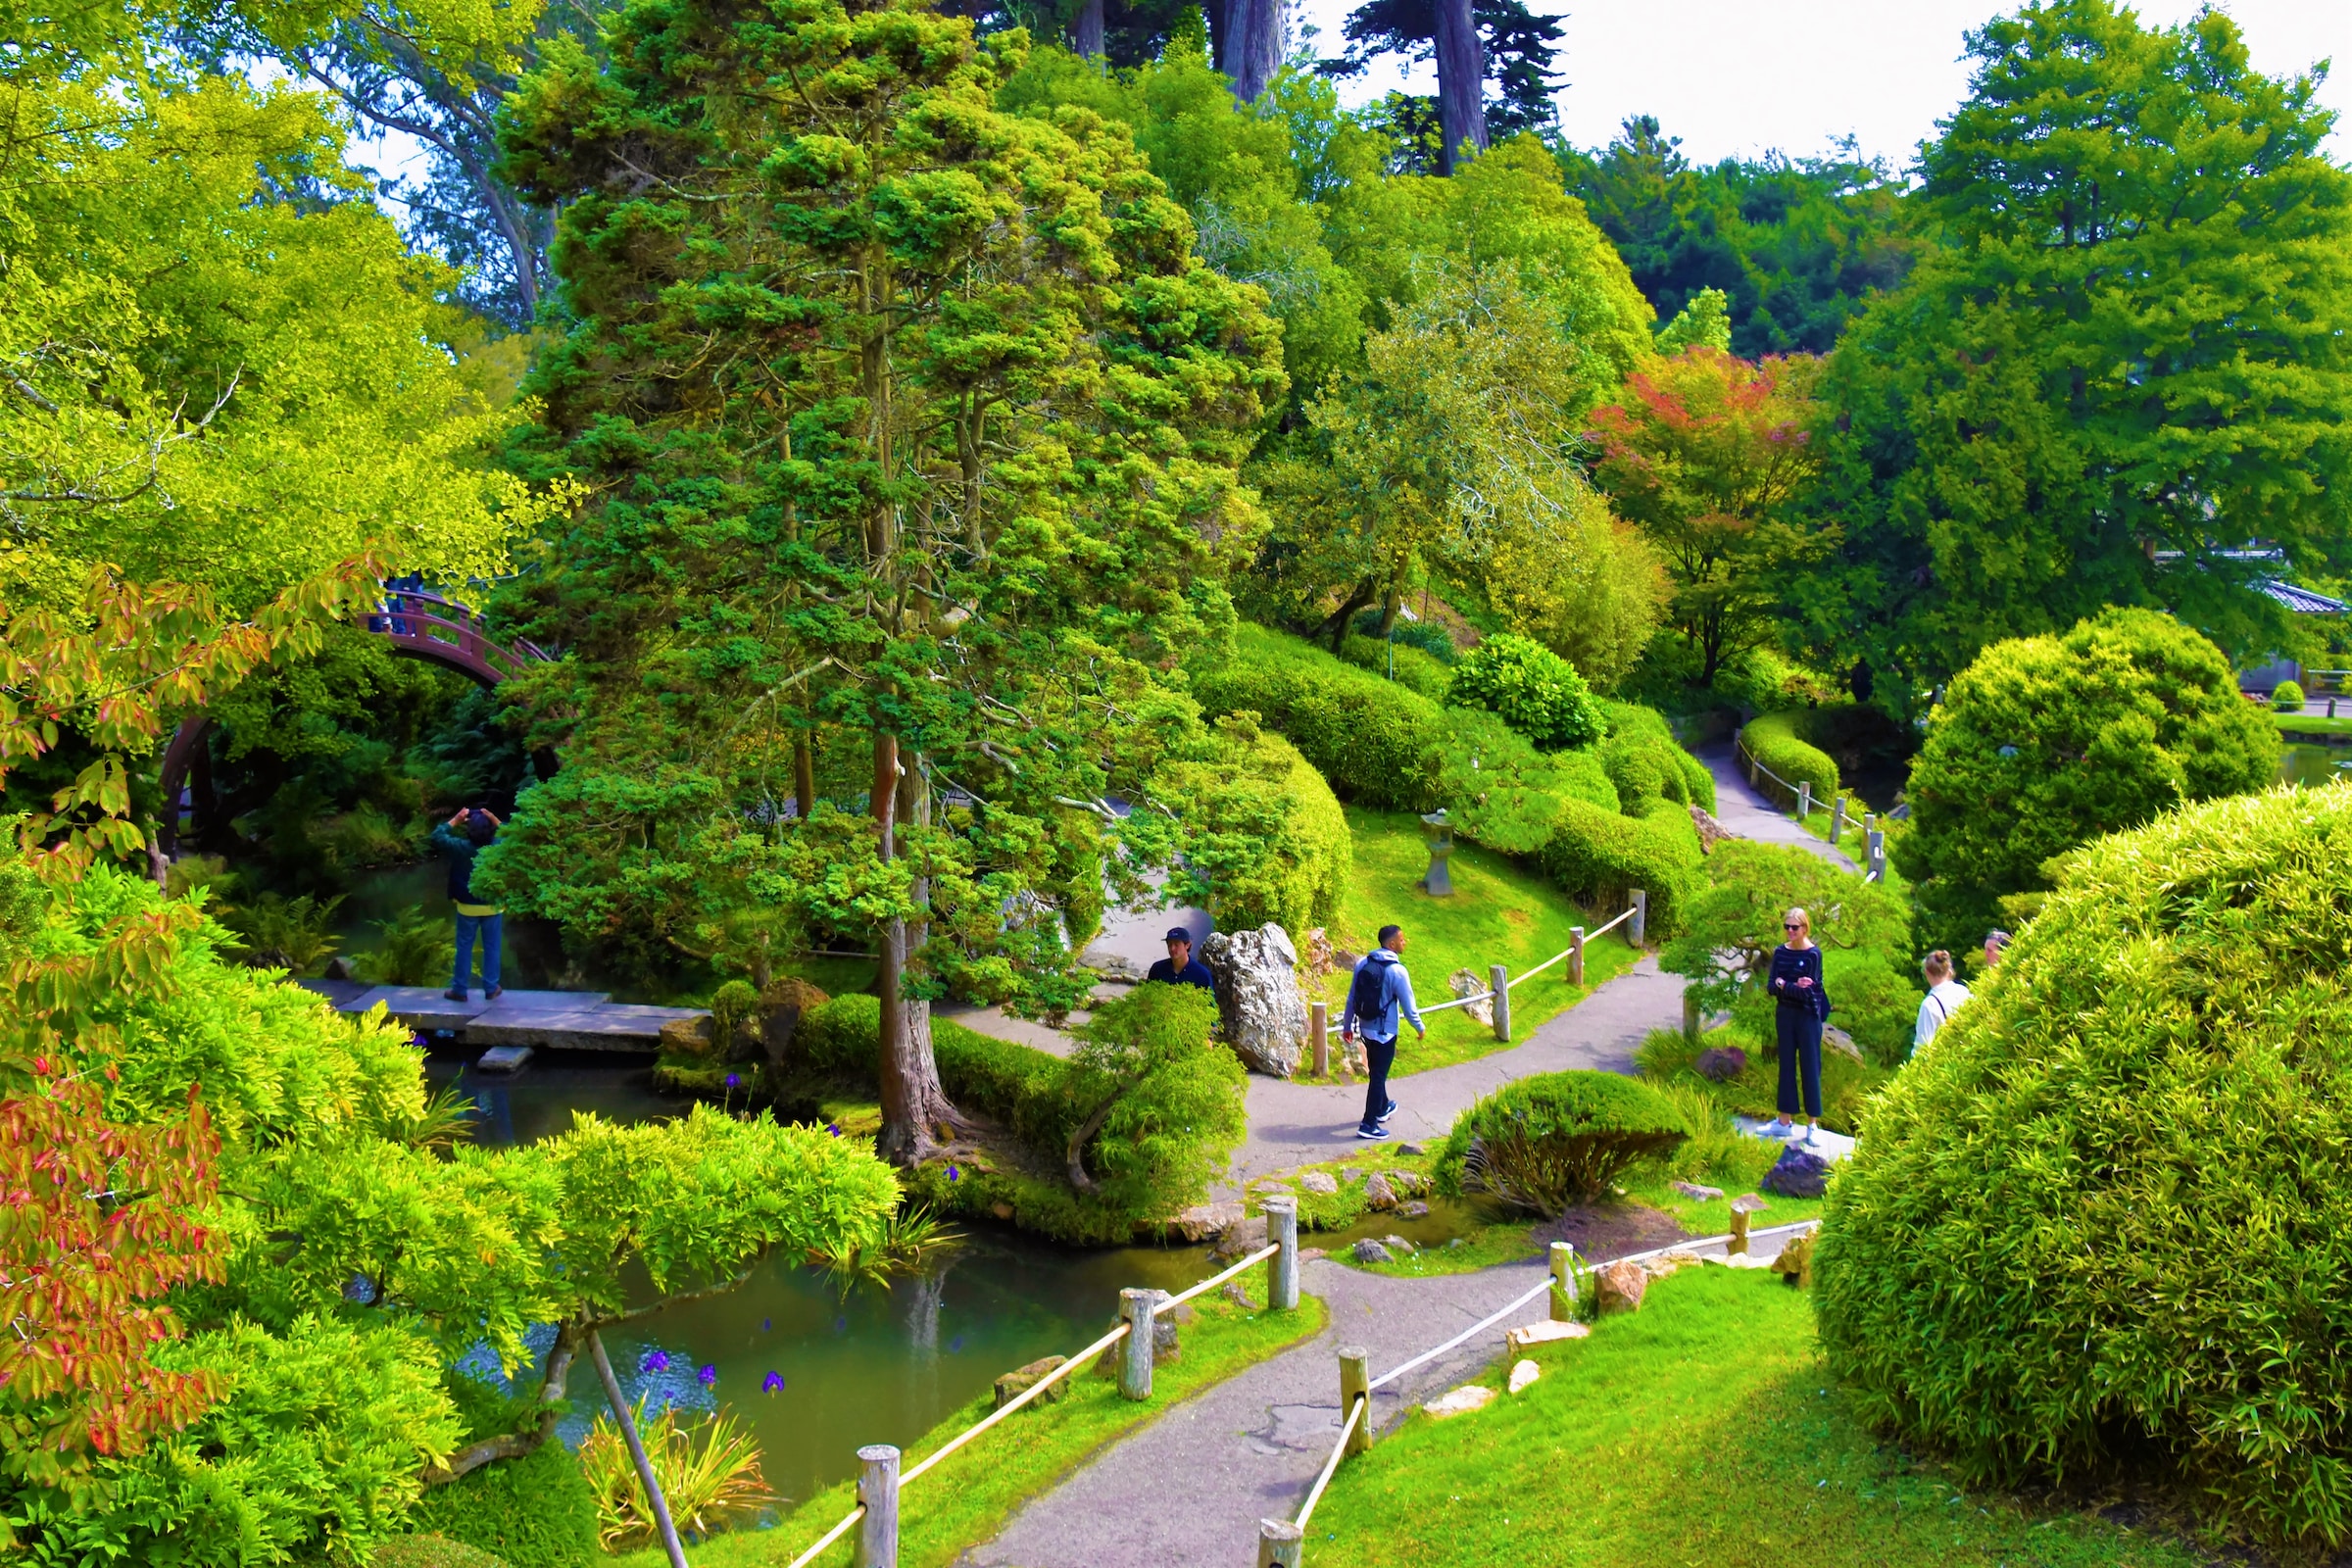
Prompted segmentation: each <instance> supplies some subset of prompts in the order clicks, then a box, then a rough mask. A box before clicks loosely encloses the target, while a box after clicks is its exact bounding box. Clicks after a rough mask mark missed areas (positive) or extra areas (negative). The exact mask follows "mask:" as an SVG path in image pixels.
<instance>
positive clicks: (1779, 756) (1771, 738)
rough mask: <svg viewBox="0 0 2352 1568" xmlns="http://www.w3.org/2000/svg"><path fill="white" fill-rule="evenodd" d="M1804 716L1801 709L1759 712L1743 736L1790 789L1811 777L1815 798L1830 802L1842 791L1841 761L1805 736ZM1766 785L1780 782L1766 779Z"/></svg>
mask: <svg viewBox="0 0 2352 1568" xmlns="http://www.w3.org/2000/svg"><path fill="white" fill-rule="evenodd" d="M1804 720H1805V715H1804V713H1803V712H1801V711H1797V712H1788V713H1759V714H1757V715H1756V716H1755V717H1754V718H1751V719H1749V720H1748V721H1747V723H1746V724H1745V725H1744V726H1742V727H1741V729H1740V742H1741V744H1742V745H1744V746H1745V747H1746V748H1747V755H1748V756H1750V757H1752V758H1754V759H1755V760H1757V761H1759V762H1761V763H1763V764H1764V765H1765V766H1766V767H1768V768H1770V769H1771V770H1772V771H1773V772H1775V773H1777V774H1779V775H1780V776H1781V778H1782V779H1783V780H1785V781H1786V782H1787V784H1788V787H1789V789H1791V790H1793V789H1795V788H1796V786H1797V785H1799V784H1802V783H1805V782H1807V781H1810V782H1811V783H1812V785H1813V799H1815V800H1816V801H1822V802H1827V801H1828V800H1830V799H1831V798H1832V797H1833V796H1835V795H1836V794H1837V793H1838V763H1837V762H1836V761H1835V760H1833V759H1832V758H1831V756H1830V754H1829V753H1827V752H1825V751H1823V750H1821V748H1819V747H1817V746H1815V745H1813V744H1812V743H1811V742H1809V741H1807V740H1805V739H1804V738H1803V733H1802V726H1803V724H1804ZM1765 787H1766V789H1767V790H1768V791H1769V790H1772V789H1774V788H1776V787H1777V786H1774V785H1773V784H1772V783H1771V781H1770V780H1766V781H1765ZM1784 804H1788V803H1784Z"/></svg>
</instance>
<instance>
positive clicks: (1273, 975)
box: [1201, 921, 1306, 1078]
mask: <svg viewBox="0 0 2352 1568" xmlns="http://www.w3.org/2000/svg"><path fill="white" fill-rule="evenodd" d="M1201 962H1202V963H1204V964H1206V965H1208V972H1209V973H1210V974H1211V975H1213V976H1215V977H1216V982H1217V1016H1218V1020H1219V1022H1220V1024H1221V1025H1222V1032H1223V1034H1224V1036H1225V1042H1226V1044H1228V1045H1230V1046H1232V1047H1233V1049H1234V1050H1235V1051H1236V1052H1238V1053H1239V1054H1240V1055H1241V1058H1242V1061H1243V1063H1244V1065H1246V1066H1248V1067H1249V1068H1250V1071H1251V1072H1262V1073H1266V1074H1269V1075H1270V1076H1272V1077H1276V1078H1288V1077H1289V1076H1290V1075H1291V1074H1292V1073H1294V1072H1296V1071H1298V1070H1299V1052H1300V1049H1301V1048H1302V1046H1303V1044H1304V1042H1305V1040H1306V1001H1305V999H1304V998H1303V997H1301V996H1299V951H1298V949H1296V948H1294V947H1292V946H1291V938H1290V933H1288V932H1286V931H1284V930H1283V928H1282V927H1280V926H1278V925H1275V924H1273V923H1272V922H1271V921H1269V922H1268V923H1266V924H1265V925H1261V926H1259V927H1258V928H1257V929H1256V930H1254V931H1216V932H1212V933H1210V935H1209V938H1208V940H1207V941H1206V942H1203V943H1201Z"/></svg>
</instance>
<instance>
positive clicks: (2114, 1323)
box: [1814, 789, 2352, 1547]
mask: <svg viewBox="0 0 2352 1568" xmlns="http://www.w3.org/2000/svg"><path fill="white" fill-rule="evenodd" d="M2056 873H2057V874H2056V882H2057V886H2056V888H2055V889H2054V890H2053V891H2052V892H2051V893H2050V894H2049V896H2048V898H2047V899H2046V900H2045V902H2044V903H2043V905H2042V907H2041V910H2040V912H2039V913H2038V914H2036V915H2035V916H2034V920H2033V922H2032V923H2031V924H2029V925H2027V926H2026V927H2025V928H2024V929H2023V930H2022V931H2021V932H2020V934H2019V936H2018V939H2017V941H2016V942H2015V943H2014V944H2013V945H2012V946H2011V947H2010V948H2009V950H2008V952H2007V953H2006V954H2005V955H2004V956H2003V957H2002V959H2001V963H2000V967H1999V968H1997V969H1995V970H1994V971H1993V972H1992V974H1991V976H1990V977H1989V979H1988V980H1986V981H1985V982H1984V983H1983V984H1982V985H1981V986H1980V988H1979V989H1978V991H1977V995H1976V1000H1975V1001H1973V1002H1971V1003H1970V1004H1969V1005H1967V1006H1965V1007H1963V1008H1961V1009H1960V1010H1959V1012H1958V1013H1956V1014H1955V1015H1954V1016H1953V1019H1952V1021H1951V1022H1950V1023H1949V1024H1947V1025H1945V1026H1944V1027H1943V1029H1942V1030H1941V1031H1940V1032H1939V1033H1938V1034H1937V1035H1936V1042H1935V1044H1934V1045H1933V1046H1932V1047H1930V1048H1929V1049H1928V1050H1927V1051H1926V1052H1924V1053H1922V1054H1920V1055H1919V1056H1918V1057H1917V1058H1916V1059H1915V1060H1913V1061H1912V1062H1911V1063H1910V1064H1909V1065H1908V1066H1906V1067H1905V1068H1904V1069H1903V1070H1902V1072H1901V1073H1900V1074H1898V1075H1897V1076H1896V1077H1895V1078H1894V1080H1893V1082H1892V1083H1891V1084H1890V1085H1889V1086H1888V1087H1887V1089H1886V1090H1884V1091H1883V1092H1882V1093H1881V1095H1880V1096H1879V1098H1878V1099H1877V1100H1876V1101H1875V1102H1874V1103H1873V1104H1872V1106H1871V1110H1870V1134H1869V1136H1868V1137H1867V1138H1865V1139H1864V1140H1863V1141H1862V1143H1861V1145H1860V1147H1859V1149H1858V1150H1857V1152H1856V1153H1855V1156H1854V1158H1853V1159H1852V1160H1851V1161H1849V1162H1848V1163H1847V1164H1846V1165H1845V1166H1844V1167H1843V1168H1842V1169H1841V1170H1840V1172H1839V1174H1838V1177H1837V1179H1836V1180H1835V1181H1833V1182H1832V1184H1831V1187H1830V1195H1829V1205H1828V1208H1827V1210H1826V1213H1825V1215H1824V1226H1823V1231H1822V1241H1821V1247H1820V1250H1819V1251H1818V1253H1817V1254H1816V1257H1815V1262H1814V1280H1815V1288H1816V1292H1817V1297H1816V1310H1817V1312H1818V1315H1819V1319H1820V1324H1821V1334H1822V1340H1823V1343H1824V1345H1825V1347H1826V1348H1827V1349H1828V1352H1829V1355H1830V1359H1831V1362H1832V1364H1833V1366H1834V1368H1835V1369H1836V1370H1837V1371H1838V1373H1839V1374H1840V1375H1841V1376H1842V1377H1843V1378H1844V1380H1845V1381H1846V1383H1847V1384H1848V1386H1849V1387H1850V1388H1851V1389H1853V1390H1854V1391H1855V1393H1856V1395H1857V1397H1859V1398H1860V1399H1861V1400H1862V1401H1863V1408H1864V1410H1865V1411H1866V1413H1867V1414H1869V1415H1870V1416H1871V1417H1873V1418H1874V1419H1876V1420H1877V1421H1879V1422H1881V1423H1883V1424H1884V1425H1886V1426H1887V1427H1890V1428H1893V1429H1895V1430H1896V1431H1898V1432H1900V1433H1901V1434H1902V1435H1903V1436H1905V1437H1906V1438H1908V1439H1910V1440H1913V1441H1915V1442H1919V1443H1922V1444H1925V1445H1929V1446H1934V1447H1936V1448H1938V1449H1941V1450H1943V1451H1945V1452H1947V1453H1949V1454H1951V1455H1952V1456H1953V1457H1954V1458H1956V1459H1957V1460H1958V1462H1959V1464H1960V1466H1961V1468H1962V1469H1963V1471H1964V1472H1965V1473H1966V1474H1967V1475H1969V1476H1970V1477H1972V1478H1976V1479H1981V1480H1985V1481H1989V1482H1991V1483H1992V1484H1995V1485H1998V1486H2002V1487H2009V1486H2011V1485H2014V1484H2016V1483H2018V1482H2020V1481H2024V1480H2029V1479H2037V1478H2044V1477H2065V1478H2068V1479H2070V1480H2071V1479H2076V1478H2081V1477H2090V1478H2096V1477H2097V1476H2099V1475H2100V1474H2101V1473H2103V1472H2110V1471H2113V1470H2117V1469H2120V1468H2122V1467H2124V1466H2126V1465H2129V1466H2130V1467H2131V1469H2132V1470H2134V1471H2135V1472H2137V1473H2140V1474H2148V1473H2156V1474H2166V1473H2169V1474H2171V1475H2174V1476H2177V1477H2178V1478H2179V1479H2180V1481H2181V1482H2182V1483H2183V1488H2182V1490H2183V1494H2184V1495H2185V1496H2186V1497H2188V1498H2190V1499H2193V1500H2196V1501H2198V1502H2200V1503H2202V1504H2204V1505H2207V1506H2215V1507H2218V1508H2219V1509H2220V1510H2222V1511H2223V1512H2225V1513H2226V1514H2228V1515H2229V1516H2231V1517H2232V1518H2233V1520H2234V1521H2235V1522H2237V1523H2239V1524H2241V1525H2243V1526H2247V1527H2250V1528H2252V1529H2253V1530H2254V1531H2255V1532H2257V1533H2259V1534H2261V1535H2264V1536H2269V1537H2273V1538H2282V1539H2286V1540H2290V1541H2297V1542H2303V1543H2310V1544H2326V1545H2328V1546H2331V1547H2332V1546H2337V1545H2340V1544H2342V1543H2343V1541H2344V1540H2345V1539H2346V1537H2347V1536H2352V1359H2348V1358H2347V1357H2346V1356H2345V1354H2344V1349H2343V1348H2344V1345H2345V1342H2346V1339H2347V1337H2348V1336H2352V1223H2347V1220H2348V1218H2352V1163H2348V1162H2347V1161H2346V1159H2345V1157H2344V1149H2345V1129H2346V1127H2347V1126H2352V990H2348V989H2347V988H2346V987H2345V985H2344V983H2343V973H2344V956H2345V955H2346V954H2347V953H2352V790H2345V789H2327V790H2275V791H2272V792H2269V793H2266V794H2263V795H2259V796H2243V797H2235V798H2228V799H2222V800H2217V801H2212V802H2207V803H2204V804H2200V805H2192V806H2188V807H2184V808H2180V809H2176V810H2175V811H2173V812H2171V813H2169V814H2167V815H2165V816H2162V817H2159V818H2158V819H2157V820H2156V821H2155V822H2153V823H2151V824H2150V825H2148V826H2146V827H2143V828H2139V829H2137V830H2134V831H2131V832H2125V833H2118V834H2114V835H2111V836H2109V837H2106V838H2102V839H2098V840H2095V841H2093V842H2092V843H2090V844H2088V845H2086V846H2084V847H2082V849H2080V850H2078V851H2075V852H2074V853H2072V854H2071V855H2069V856H2067V857H2066V858H2064V859H2063V860H2061V861H2059V862H2058V863H2057V867H2056Z"/></svg>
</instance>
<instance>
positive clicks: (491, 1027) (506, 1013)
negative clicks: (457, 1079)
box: [302, 980, 705, 1053]
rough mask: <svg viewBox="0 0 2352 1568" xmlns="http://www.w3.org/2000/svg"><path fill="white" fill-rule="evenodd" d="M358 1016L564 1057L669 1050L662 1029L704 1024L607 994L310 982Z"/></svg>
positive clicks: (696, 1010) (685, 1013)
mask: <svg viewBox="0 0 2352 1568" xmlns="http://www.w3.org/2000/svg"><path fill="white" fill-rule="evenodd" d="M302 984H303V986H304V988H305V989H307V990H311V991H316V992H317V993H319V995H320V996H322V997H324V998H326V999H327V1001H328V1002H330V1003H331V1004H333V1005H334V1008H335V1010H336V1011H337V1012H348V1013H351V1014H353V1015H355V1016H356V1015H358V1014H360V1013H363V1012H366V1011H367V1010H368V1008H370V1007H372V1006H374V1005H377V1004H378V1003H381V1004H382V1005H383V1007H384V1011H385V1012H386V1013H388V1014H390V1015H391V1017H392V1018H393V1019H394V1020H396V1021H398V1022H400V1023H404V1024H407V1025H408V1026H409V1027H410V1028H412V1029H426V1030H433V1031H436V1032H440V1033H446V1034H453V1035H456V1036H457V1037H458V1040H459V1043H460V1044H462V1045H468V1046H488V1047H496V1046H528V1047H536V1048H539V1049H542V1050H556V1051H632V1052H648V1053H650V1052H654V1051H659V1050H660V1049H661V1042H662V1025H663V1024H665V1023H668V1022H669V1021H670V1020H671V1019H673V1018H700V1017H703V1016H705V1009H703V1008H700V1007H653V1006H646V1005H640V1004H636V1003H628V1002H614V1001H613V1000H612V999H611V998H610V997H608V996H607V995H606V994H605V993H603V992H601V991H512V990H510V991H502V992H500V993H499V995H498V1000H497V1001H496V1002H486V1001H484V1000H483V999H482V996H481V994H480V993H479V992H476V993H474V994H473V995H472V996H471V997H470V998H468V999H467V1000H466V1001H465V1002H452V1001H450V1000H449V998H448V997H446V996H444V995H443V994H442V993H441V992H439V991H437V990H435V989H434V988H432V987H431V986H370V985H365V984H362V983H361V982H360V981H357V980H305V981H303V982H302Z"/></svg>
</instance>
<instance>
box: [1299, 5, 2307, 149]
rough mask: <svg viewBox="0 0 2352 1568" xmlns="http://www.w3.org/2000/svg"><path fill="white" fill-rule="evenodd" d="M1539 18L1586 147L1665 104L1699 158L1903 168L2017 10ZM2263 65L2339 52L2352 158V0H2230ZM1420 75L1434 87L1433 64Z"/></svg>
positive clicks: (1367, 78)
mask: <svg viewBox="0 0 2352 1568" xmlns="http://www.w3.org/2000/svg"><path fill="white" fill-rule="evenodd" d="M1357 3H1359V0H1292V11H1291V17H1292V26H1293V27H1294V29H1295V28H1297V27H1298V26H1299V25H1300V24H1302V23H1303V24H1309V25H1313V26H1314V27H1316V28H1317V29H1318V31H1319V33H1320V36H1319V37H1318V39H1317V51H1318V53H1321V54H1326V55H1336V54H1338V53H1339V52H1340V48H1341V42H1340V34H1341V27H1342V25H1344V24H1345V22H1346V20H1347V17H1348V12H1349V11H1351V10H1353V9H1354V8H1355V5H1356V4H1357ZM1528 9H1529V10H1531V11H1534V12H1536V13H1537V14H1539V15H1547V14H1548V15H1556V14H1557V13H1559V12H1561V11H1566V12H1567V13H1568V20H1567V38H1566V46H1565V49H1564V51H1563V53H1562V55H1561V58H1560V65H1561V67H1562V68H1563V71H1564V73H1565V74H1566V76H1567V79H1568V86H1567V87H1566V88H1565V89H1564V90H1563V91H1562V92H1561V93H1560V97H1559V104H1560V124H1561V128H1562V129H1563V130H1565V131H1566V132H1567V135H1568V139H1569V140H1570V141H1572V142H1574V143H1575V144H1576V145H1578V146H1580V147H1599V146H1602V145H1604V144H1605V143H1607V142H1608V141H1609V140H1610V139H1611V138H1612V137H1613V136H1614V135H1615V134H1616V133H1617V126H1618V123H1620V122H1621V121H1623V120H1624V119H1625V118H1626V117H1627V116H1628V115H1638V114H1649V115H1655V116H1657V117H1658V121H1659V123H1660V124H1661V125H1663V127H1664V128H1665V131H1666V134H1668V135H1669V136H1680V137H1681V138H1682V139H1683V152H1684V154H1685V156H1687V157H1689V158H1691V160H1692V161H1693V162H1708V163H1711V162H1713V161H1715V160H1716V159H1719V158H1727V157H1735V156H1739V157H1753V156H1755V155H1756V154H1759V153H1762V152H1765V151H1768V150H1770V149H1773V148H1779V149H1780V150H1782V151H1784V152H1788V153H1790V154H1794V155H1800V156H1801V155H1804V154H1808V153H1818V152H1821V151H1823V150H1825V149H1826V148H1827V146H1828V145H1829V143H1830V141H1831V139H1832V138H1833V137H1836V136H1841V135H1844V134H1846V133H1847V132H1851V133H1852V134H1853V135H1854V136H1855V137H1856V138H1857V139H1858V140H1859V141H1860V143H1861V150H1862V152H1863V153H1864V154H1865V155H1866V156H1869V155H1878V156H1884V157H1886V158H1887V160H1889V161H1890V162H1891V163H1893V164H1894V165H1896V166H1897V167H1898V168H1900V167H1902V166H1904V165H1907V164H1908V163H1909V162H1910V161H1911V156H1912V153H1913V151H1914V150H1915V149H1916V148H1917V146H1918V144H1919V142H1920V141H1921V139H1922V138H1924V137H1926V136H1929V135H1932V134H1933V133H1934V131H1935V128H1936V127H1935V122H1936V119H1937V118H1938V117H1939V116H1943V115H1947V114H1949V113H1950V112H1951V110H1952V108H1953V106H1954V105H1956V104H1957V103H1958V102H1959V100H1960V98H1961V96H1962V95H1963V94H1964V93H1965V92H1966V91H1967V90H1968V73H1967V72H1966V71H1965V70H1964V69H1963V67H1962V65H1961V63H1960V50H1961V34H1962V33H1963V32H1964V31H1966V30H1967V29H1968V28H1970V27H1974V26H1977V25H1981V24H1983V23H1984V22H1985V20H1986V19H1987V18H1989V17H1992V16H1994V15H1996V14H1998V13H1999V12H2000V11H2001V10H2004V9H2006V10H2015V9H2016V6H2015V5H2014V4H2010V5H2007V6H2003V5H2001V4H2000V3H1999V0H1529V4H1528ZM2134 9H2135V10H2136V11H2137V12H2138V13H2139V16H2140V20H2141V21H2142V22H2143V23H2146V24H2148V25H2171V24H2173V23H2178V22H2183V21H2186V20H2187V19H2188V18H2189V17H2191V16H2193V15H2195V14H2196V12H2197V10H2198V9H2199V7H2198V5H2197V4H2196V0H2142V3H2141V4H2139V5H2137V6H2135V7H2134ZM2219 9H2221V10H2224V11H2227V12H2229V14H2230V15H2231V16H2233V17H2235V18H2236V19H2237V23H2238V25H2239V26H2240V28H2242V29H2243V30H2244V32H2245V35H2246V41H2247V46H2248V48H2249V49H2250V50H2251V51H2252V54H2253V58H2254V66H2255V68H2256V69H2257V70H2259V71H2262V72H2264V73H2268V74H2271V75H2285V74H2288V73H2293V72H2299V71H2303V70H2306V69H2308V68H2309V67H2310V66H2312V65H2313V64H2314V63H2316V62H2318V61H2321V60H2328V59H2332V60H2333V61H2334V63H2335V67H2336V69H2335V71H2334V72H2333V73H2331V75H2330V78H2329V80H2328V81H2327V84H2326V85H2325V86H2324V87H2322V88H2321V96H2322V99H2323V101H2324V102H2326V104H2327V107H2329V108H2331V109H2333V110H2334V111H2335V112H2336V115H2337V118H2338V128H2337V130H2336V132H2335V134H2334V136H2333V137H2331V138H2330V140H2329V144H2328V145H2329V151H2330V152H2331V154H2332V155H2333V156H2334V157H2336V158H2337V159H2339V160H2343V159H2352V0H2227V3H2225V4H2223V5H2222V6H2220V8H2219ZM1415 75H1416V76H1417V77H1418V79H1417V80H1413V81H1412V82H1411V85H1412V86H1413V88H1414V89H1415V90H1416V91H1420V92H1430V91H1434V90H1435V88H1434V86H1433V85H1432V83H1433V81H1434V76H1433V74H1432V73H1431V72H1430V70H1429V68H1427V67H1423V68H1421V69H1420V70H1419V71H1418V72H1417V73H1415ZM1403 80H1405V78H1403V77H1402V76H1400V75H1399V74H1398V73H1396V72H1395V71H1393V70H1392V71H1376V72H1371V73H1366V74H1365V75H1364V76H1363V77H1361V78H1359V79H1358V80H1356V81H1353V82H1344V83H1342V84H1341V96H1342V99H1343V101H1345V102H1347V103H1348V104H1351V105H1352V104H1360V103H1363V102H1365V101H1367V100H1369V99H1373V98H1377V97H1379V96H1380V95H1381V94H1382V93H1384V92H1386V91H1388V90H1389V89H1390V88H1391V87H1394V86H1397V85H1398V84H1399V83H1400V82H1401V81H1403Z"/></svg>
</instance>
